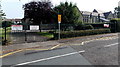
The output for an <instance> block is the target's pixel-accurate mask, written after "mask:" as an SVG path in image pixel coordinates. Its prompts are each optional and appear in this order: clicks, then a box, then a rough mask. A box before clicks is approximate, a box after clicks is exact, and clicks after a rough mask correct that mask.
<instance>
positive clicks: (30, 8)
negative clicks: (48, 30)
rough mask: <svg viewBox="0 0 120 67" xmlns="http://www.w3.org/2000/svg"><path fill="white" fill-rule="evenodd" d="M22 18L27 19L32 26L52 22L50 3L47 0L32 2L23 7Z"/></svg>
mask: <svg viewBox="0 0 120 67" xmlns="http://www.w3.org/2000/svg"><path fill="white" fill-rule="evenodd" d="M23 8H24V10H25V15H24V18H25V19H26V18H29V21H32V22H33V23H32V24H45V23H50V22H51V20H52V15H53V14H52V13H53V11H52V3H51V2H50V1H49V0H41V1H32V2H30V3H26V4H25V5H23Z"/></svg>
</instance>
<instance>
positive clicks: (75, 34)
mask: <svg viewBox="0 0 120 67" xmlns="http://www.w3.org/2000/svg"><path fill="white" fill-rule="evenodd" d="M104 33H110V29H96V30H80V31H64V32H61V33H60V36H61V38H70V37H79V36H86V35H95V34H104ZM54 39H58V33H54Z"/></svg>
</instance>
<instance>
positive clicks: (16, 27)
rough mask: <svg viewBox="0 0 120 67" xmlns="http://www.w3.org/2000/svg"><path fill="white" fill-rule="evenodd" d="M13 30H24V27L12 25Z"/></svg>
mask: <svg viewBox="0 0 120 67" xmlns="http://www.w3.org/2000/svg"><path fill="white" fill-rule="evenodd" d="M11 29H12V30H23V25H12V26H11Z"/></svg>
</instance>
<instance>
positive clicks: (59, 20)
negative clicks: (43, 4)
mask: <svg viewBox="0 0 120 67" xmlns="http://www.w3.org/2000/svg"><path fill="white" fill-rule="evenodd" d="M58 23H61V15H58Z"/></svg>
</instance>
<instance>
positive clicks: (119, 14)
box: [114, 6, 120, 18]
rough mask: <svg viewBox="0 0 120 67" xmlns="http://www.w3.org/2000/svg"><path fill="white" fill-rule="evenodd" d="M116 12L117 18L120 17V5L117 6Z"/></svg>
mask: <svg viewBox="0 0 120 67" xmlns="http://www.w3.org/2000/svg"><path fill="white" fill-rule="evenodd" d="M114 12H115V14H117V18H120V6H118V7H116V8H115V11H114Z"/></svg>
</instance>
